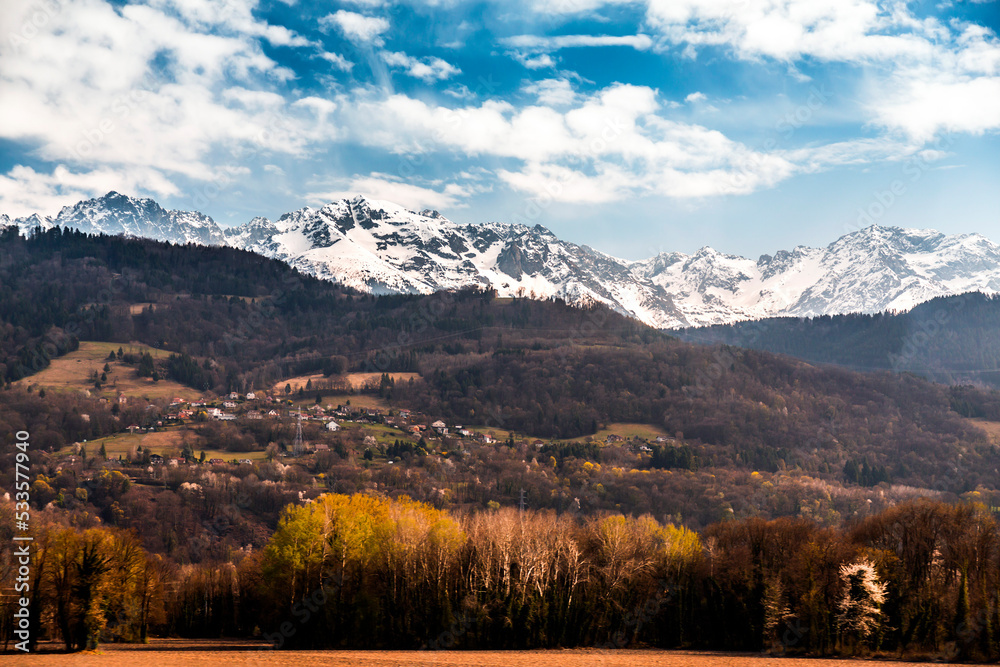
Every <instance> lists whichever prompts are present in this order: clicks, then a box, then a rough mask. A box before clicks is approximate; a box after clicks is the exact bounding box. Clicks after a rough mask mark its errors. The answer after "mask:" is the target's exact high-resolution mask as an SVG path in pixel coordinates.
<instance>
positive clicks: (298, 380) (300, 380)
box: [271, 373, 420, 395]
mask: <svg viewBox="0 0 1000 667" xmlns="http://www.w3.org/2000/svg"><path fill="white" fill-rule="evenodd" d="M381 376H382V374H381V373H347V374H346V375H334V376H331V377H326V376H325V375H323V374H322V373H313V374H312V375H300V376H298V377H294V378H289V379H287V380H282V381H281V382H278V383H276V384H275V385H274V386H273V387H271V391H273V392H274V393H275V394H277V395H281V394H284V392H285V385H291V387H292V391H298V390H299V389H300V388H302V387H305V386H306V384H308V382H309V381H310V380H312V383H313V384H314V385H316V384H318V383H321V382H331V381H332V382H344V383H347V384H349V385H351V388H352V389H360V388H361V387H364V386H365V385H366V384H368V383H370V382H378V379H379V378H380V377H381ZM389 377H391V378H392V379H393V380H395V381H396V382H406V381H408V380H410V379H415V378H418V377H420V374H419V373H389Z"/></svg>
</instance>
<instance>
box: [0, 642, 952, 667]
mask: <svg viewBox="0 0 1000 667" xmlns="http://www.w3.org/2000/svg"><path fill="white" fill-rule="evenodd" d="M4 662H5V664H10V665H53V666H55V667H59V666H62V665H101V666H102V667H126V666H131V665H157V666H158V667H159V666H160V665H162V666H164V667H170V666H173V665H212V666H213V667H214V666H215V665H218V666H219V667H224V666H225V665H261V667H284V666H285V665H287V666H288V667H293V666H295V667H298V666H299V665H303V666H305V667H312V666H317V667H318V666H319V665H330V666H332V667H347V666H348V665H350V666H352V667H403V666H404V665H416V666H418V667H493V666H494V665H496V666H503V667H739V666H742V665H749V666H750V667H754V666H756V665H760V667H764V666H765V665H779V666H780V667H825V666H830V667H833V666H835V665H837V664H843V661H831V660H815V659H808V658H782V659H781V660H780V662H776V661H775V659H774V658H771V657H770V656H767V655H760V654H723V653H696V652H689V651H657V650H627V649H622V650H614V651H605V650H600V649H573V650H547V651H275V650H272V649H270V647H269V646H267V645H261V644H254V643H252V642H240V641H214V642H213V641H198V642H195V641H188V640H154V641H153V642H151V643H150V644H147V645H110V644H109V645H105V646H102V647H101V649H100V651H98V652H91V653H78V654H71V655H54V654H44V653H41V654H35V655H17V656H9V655H8V656H5V657H4ZM872 662H874V661H872ZM859 663H868V661H864V660H851V661H850V664H859ZM882 664H888V665H896V666H898V667H915V666H916V665H917V664H918V663H912V662H890V663H882ZM938 664H942V663H938Z"/></svg>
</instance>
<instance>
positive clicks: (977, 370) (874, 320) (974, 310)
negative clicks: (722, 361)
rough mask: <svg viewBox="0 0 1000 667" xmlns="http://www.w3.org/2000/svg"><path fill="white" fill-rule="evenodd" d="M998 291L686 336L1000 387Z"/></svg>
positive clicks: (769, 321)
mask: <svg viewBox="0 0 1000 667" xmlns="http://www.w3.org/2000/svg"><path fill="white" fill-rule="evenodd" d="M997 331H1000V295H994V296H987V295H985V294H982V293H979V292H971V293H968V294H960V295H957V296H949V297H938V298H936V299H932V300H931V301H928V302H926V303H922V304H920V305H918V306H916V307H914V308H913V309H912V310H910V311H907V312H903V313H891V312H889V313H877V314H874V315H865V314H849V315H824V316H820V317H812V318H796V317H778V318H768V319H762V320H757V321H753V322H738V323H736V324H729V325H718V326H712V327H701V328H692V329H682V330H678V331H676V332H673V333H675V334H676V335H677V336H678V337H680V338H681V339H682V340H687V341H691V342H694V343H702V344H708V345H714V344H720V343H724V344H727V345H736V346H739V347H746V348H752V349H756V350H767V351H768V352H776V353H779V354H787V355H789V356H793V357H798V358H800V359H806V360H808V361H813V362H818V363H829V364H837V365H839V366H845V367H847V368H851V369H854V370H860V371H875V370H891V371H894V372H898V373H914V374H916V375H920V376H921V377H926V378H929V379H931V380H934V381H935V382H943V383H947V384H965V383H975V384H981V385H987V386H993V387H1000V336H998V335H997Z"/></svg>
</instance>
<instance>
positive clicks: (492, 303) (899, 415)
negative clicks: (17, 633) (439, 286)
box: [0, 230, 1000, 658]
mask: <svg viewBox="0 0 1000 667" xmlns="http://www.w3.org/2000/svg"><path fill="white" fill-rule="evenodd" d="M0 279H2V280H0V326H2V327H3V337H2V339H0V351H2V354H3V359H4V361H3V366H2V373H3V377H4V381H3V382H2V383H0V384H2V385H3V388H2V389H0V445H2V449H0V488H3V489H11V488H14V482H15V477H14V475H15V472H14V471H15V465H14V463H15V461H16V457H17V456H18V453H19V450H17V449H16V448H15V435H14V434H16V433H17V432H19V431H24V432H28V433H29V434H30V439H31V448H30V462H31V477H30V507H31V512H32V516H33V521H34V523H33V524H32V525H33V526H34V528H33V530H34V536H35V538H36V542H35V544H36V545H37V546H38V552H37V558H38V560H37V561H36V562H37V564H38V567H37V569H36V573H37V574H36V577H37V578H36V580H35V581H34V582H33V590H35V591H37V595H36V597H35V598H33V600H34V602H33V605H34V607H33V609H34V611H33V612H32V613H33V614H34V615H33V616H32V621H31V622H32V624H33V627H35V628H36V630H37V632H35V633H34V634H33V636H36V637H58V638H59V639H61V640H62V641H63V642H64V644H65V646H66V647H67V648H69V649H78V648H82V647H85V646H87V645H92V644H93V642H95V641H97V640H98V639H101V640H103V641H107V640H142V639H143V638H144V637H146V636H147V635H149V634H171V635H180V636H213V637H217V636H220V635H238V636H253V635H257V636H263V637H266V638H267V639H268V640H269V641H270V642H272V643H273V644H275V645H277V646H283V647H291V646H295V647H303V646H314V647H329V646H356V645H363V646H366V647H373V646H394V647H407V648H417V647H421V646H427V647H435V646H455V647H463V648H484V647H502V648H520V647H539V646H566V645H595V644H597V645H600V646H609V647H614V646H617V647H621V646H629V645H633V644H636V645H638V644H650V645H655V646H684V647H702V648H719V649H740V650H757V649H760V648H772V649H773V650H775V651H778V652H796V651H809V652H813V653H823V654H831V653H834V654H854V653H857V652H865V651H868V650H874V649H878V648H882V649H884V650H887V651H894V652H901V651H905V652H909V653H914V654H918V655H925V656H938V657H951V658H953V657H970V658H991V657H995V656H997V655H998V654H1000V643H998V637H997V635H996V634H995V631H994V630H993V628H995V627H1000V616H998V612H997V609H998V605H997V602H998V598H997V590H998V588H997V581H998V574H997V572H996V568H995V567H994V564H995V562H996V554H997V553H998V544H1000V542H998V538H997V527H996V520H995V518H994V513H995V511H996V508H997V507H998V506H1000V492H998V489H1000V448H998V440H997V431H996V426H997V425H996V422H1000V394H997V393H996V392H992V391H987V390H983V389H979V388H975V387H971V386H955V387H947V386H944V385H940V384H933V383H931V382H929V381H927V380H924V379H921V378H918V377H916V376H914V375H912V374H896V373H891V372H888V371H884V370H883V371H879V372H875V373H867V374H866V373H858V372H854V371H850V370H845V369H841V368H836V367H832V366H816V365H812V364H809V363H807V362H804V361H800V360H796V359H792V358H790V357H787V356H780V355H775V354H772V353H770V352H765V351H756V350H745V349H740V348H736V347H731V346H724V345H718V346H705V345H698V344H692V343H688V342H683V341H680V340H678V339H676V338H673V337H671V336H668V335H666V334H665V333H663V332H660V331H656V330H653V329H650V328H648V327H645V326H643V325H641V324H638V323H636V322H634V321H631V320H628V319H626V318H623V317H620V316H618V315H615V314H614V313H612V312H610V311H608V310H607V309H604V308H601V307H593V308H584V309H579V308H572V307H569V306H567V305H566V304H564V303H561V302H558V301H534V300H529V299H498V298H496V296H495V294H494V293H492V292H491V291H489V290H485V291H484V290H481V289H472V288H470V289H467V290H461V291H457V292H446V293H439V294H436V295H432V296H391V297H380V298H374V297H370V296H365V295H360V294H357V293H355V292H353V291H351V290H349V289H345V288H343V287H342V286H338V285H335V284H332V283H327V282H322V281H319V280H315V279H312V278H309V277H305V276H302V275H300V274H298V273H297V272H295V271H294V270H292V269H290V268H288V267H287V266H285V265H283V264H280V263H278V262H274V261H270V260H265V259H262V258H260V257H257V256H255V255H251V254H248V253H244V252H239V251H235V250H232V249H225V248H202V247H178V246H170V245H165V244H160V243H154V242H151V241H143V240H135V239H122V238H109V237H87V236H83V235H81V234H78V233H73V232H64V231H59V230H54V231H50V232H45V233H43V234H40V235H37V236H35V237H32V238H31V239H27V240H26V239H23V238H19V237H17V236H16V235H14V234H6V235H3V236H2V237H0ZM81 341H84V342H85V344H84V345H80V342H81ZM93 341H107V342H108V343H111V344H102V343H95V342H93ZM119 343H120V344H121V345H119ZM142 346H148V348H149V349H153V348H156V349H155V350H154V352H155V354H156V356H155V357H154V355H153V354H150V353H148V352H144V351H143V350H142ZM123 348H124V349H123ZM88 349H91V350H93V349H97V350H100V351H101V352H100V355H101V356H100V358H99V360H98V361H97V363H96V364H95V366H94V368H95V370H94V371H93V376H92V379H90V380H86V381H84V382H83V383H82V384H79V383H78V384H76V385H74V384H63V385H61V386H59V387H56V388H54V387H51V386H49V387H46V386H45V385H43V384H41V383H39V382H37V381H36V379H37V378H38V377H39V376H37V375H33V374H32V373H34V372H35V371H36V370H38V369H40V368H43V367H44V366H46V364H48V363H49V362H50V360H52V359H54V358H57V357H59V356H60V355H63V354H64V353H66V352H67V351H70V350H77V351H76V352H74V353H73V355H76V354H79V353H82V352H84V351H85V350H88ZM73 355H69V356H67V357H66V358H65V359H58V360H57V361H56V363H55V364H53V368H52V370H56V368H55V367H56V366H57V365H58V364H62V363H64V362H67V361H69V360H70V359H71V357H72V356H73ZM90 361H94V360H90ZM81 363H82V360H81ZM72 365H75V362H74V363H73V364H72ZM102 366H103V368H104V371H103V373H102V372H101V367H102ZM349 371H356V372H368V373H371V374H372V376H373V377H374V378H375V381H373V382H370V383H368V384H364V385H362V386H358V387H354V386H353V385H351V384H350V382H349V381H348V380H349V375H348V372H349ZM387 371H409V372H410V374H408V375H405V376H399V379H398V380H396V379H394V378H393V376H391V375H389V374H388V373H387ZM106 376H107V377H106ZM304 376H308V377H309V379H308V380H304V379H302V377H304ZM88 377H89V376H88ZM19 378H20V381H18V382H16V384H15V383H14V382H13V381H15V380H18V379H19ZM137 378H138V379H141V380H142V382H143V383H145V384H142V383H139V382H138V379H137ZM168 378H169V379H172V380H176V381H178V382H181V383H183V384H186V385H188V386H189V387H194V388H195V389H197V390H198V392H197V393H199V394H203V395H202V396H200V398H199V399H198V400H195V399H192V398H188V399H184V398H174V397H173V396H174V394H173V392H174V390H184V391H188V389H187V388H186V387H184V386H182V385H178V384H170V386H171V389H170V392H171V393H169V394H163V393H160V394H159V395H157V394H156V392H153V391H151V389H152V388H154V387H155V386H156V383H157V382H165V381H166V379H168ZM119 379H120V380H122V381H123V382H122V385H120V386H125V385H126V384H127V383H126V382H124V380H128V381H129V382H132V383H133V385H132V386H136V387H141V388H142V389H141V390H138V392H137V393H134V394H133V395H131V396H128V397H126V396H124V395H121V396H119V395H118V394H117V392H109V388H108V386H105V385H104V383H105V382H108V383H111V384H110V385H109V386H111V387H114V386H115V385H114V384H113V383H115V382H116V381H117V380H119ZM314 380H315V382H314ZM292 382H296V383H297V387H298V388H297V389H293V388H292V386H291V383H292ZM286 386H287V389H286V388H285V387H286ZM262 387H263V388H265V389H264V390H261V388H262ZM234 390H235V391H238V392H240V393H241V395H242V396H237V397H236V398H235V399H234V397H233V396H232V395H230V394H229V392H232V391H234ZM251 391H253V392H255V395H254V396H253V397H252V398H251V397H250V395H249V394H250V392H251ZM144 392H146V393H144ZM147 393H148V394H150V395H146V394H147ZM257 393H259V395H257ZM223 394H225V396H223ZM234 400H239V401H240V402H242V403H244V405H242V406H241V405H237V403H234V402H233V401H234ZM352 401H353V402H354V403H355V404H356V405H353V406H352V405H351V403H352ZM363 405H368V406H377V407H363ZM184 407H187V408H190V409H186V410H182V408H184ZM220 408H225V409H226V410H231V411H232V412H230V413H229V414H226V413H224V412H223V411H222V410H221V409H220ZM209 410H212V411H213V412H211V413H210V412H209ZM324 411H328V412H326V414H329V415H335V416H336V418H337V420H338V421H339V424H336V423H334V422H332V420H331V419H330V417H319V416H317V417H315V418H314V417H312V416H311V415H312V413H313V412H315V413H316V415H320V414H322V413H323V412H324ZM234 412H238V413H239V414H238V415H237V414H233V413H234ZM265 412H266V413H267V414H266V415H265V414H264V413H265ZM303 412H305V413H307V415H310V416H308V417H307V419H306V420H305V421H300V420H301V415H302V413H303ZM182 413H183V414H182ZM404 413H405V414H406V415H407V416H406V418H404V417H403V415H404ZM210 414H213V415H215V417H214V418H213V417H210V416H209V415H210ZM221 417H226V418H227V420H226V421H221ZM974 418H975V419H977V420H979V421H975V420H974ZM439 420H440V423H438V421H439ZM300 424H301V425H302V429H303V442H304V443H308V451H307V452H297V451H296V450H295V447H296V445H295V442H296V441H297V428H298V425H300ZM331 424H333V428H329V427H330V426H331ZM435 424H437V426H435ZM442 424H443V426H442ZM449 429H453V430H451V431H449ZM470 429H471V430H470ZM616 432H617V433H622V434H624V435H617V434H616ZM598 433H603V434H611V435H606V436H604V435H602V436H600V437H598ZM637 434H645V435H637ZM493 436H496V437H495V438H494V437H493ZM150 443H157V444H156V445H155V446H154V445H152V444H150ZM302 444H303V443H302V442H300V445H302ZM206 451H208V452H209V454H208V455H206ZM921 497H925V498H930V499H932V500H927V499H925V500H918V499H919V498H921ZM942 500H945V501H950V502H952V503H954V504H952V505H946V504H942V503H941V502H939V501H942ZM522 502H523V503H525V505H526V506H527V508H528V509H527V510H525V511H524V512H516V511H514V509H513V508H514V507H517V506H519V505H520V504H521V503H522ZM13 507H14V505H13V502H11V501H8V500H4V501H0V517H2V516H7V515H8V514H9V513H10V512H12V511H13ZM11 525H12V522H11V521H10V520H9V518H8V519H6V520H4V521H2V522H0V537H2V538H3V539H0V545H9V544H11V540H10V539H9V537H10V536H9V534H8V533H7V532H3V531H8V532H9V530H10V526H11ZM5 535H6V537H4V536H5ZM12 563H13V560H12V558H11V551H10V548H9V546H4V547H2V550H0V578H2V577H9V576H12V573H13V572H14V570H12V569H11V567H12ZM95 564H97V565H99V567H96V566H95ZM88 568H90V569H88ZM845 568H846V569H845ZM859 581H860V582H862V583H863V584H864V586H865V587H866V589H865V590H868V591H869V592H870V593H871V594H872V595H873V596H874V598H879V601H876V602H877V603H876V602H872V605H869V606H868V607H864V608H866V609H868V608H872V609H875V608H877V610H878V611H877V613H875V612H871V613H872V614H874V615H873V616H872V617H871V618H868V619H867V620H865V619H861V621H863V623H862V625H861V626H858V625H856V624H855V625H851V623H855V621H858V619H856V618H854V617H851V616H850V615H849V614H848V615H847V616H845V615H844V614H845V613H847V612H845V611H844V609H848V611H849V609H854V608H855V607H850V604H853V603H851V602H850V600H848V602H847V603H845V602H844V600H845V597H844V591H845V590H854V589H853V588H851V587H852V586H855V584H857V582H859ZM852 582H854V583H852ZM874 598H873V600H874ZM848 603H850V604H848ZM845 604H847V605H848V606H847V607H845V606H844V605H845ZM862 606H863V605H862ZM13 608H14V607H13V605H11V604H9V603H8V598H7V597H4V598H2V599H0V620H2V621H3V623H2V627H3V628H9V627H11V618H10V615H11V614H12V613H13ZM305 611H308V612H309V613H308V614H306V613H305ZM866 613H867V612H866ZM290 617H291V618H295V619H296V623H297V624H296V625H293V626H292V628H293V630H294V632H286V630H287V627H288V626H287V625H285V621H286V620H287V619H288V618H290ZM852 618H853V619H854V620H851V619H852ZM298 619H302V620H301V622H299V620H298ZM845 619H846V620H845ZM861 621H858V622H861ZM859 627H865V628H876V629H877V632H876V631H874V630H873V631H871V632H869V631H867V630H866V631H864V632H860V631H858V630H857V628H859ZM283 628H284V629H283ZM852 628H854V629H852ZM789 637H791V639H789ZM5 638H7V637H6V636H5V635H3V634H2V633H0V640H3V639H5ZM362 638H363V639H362Z"/></svg>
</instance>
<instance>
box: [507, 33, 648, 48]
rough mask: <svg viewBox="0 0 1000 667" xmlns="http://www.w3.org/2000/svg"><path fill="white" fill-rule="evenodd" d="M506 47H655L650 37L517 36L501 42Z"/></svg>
mask: <svg viewBox="0 0 1000 667" xmlns="http://www.w3.org/2000/svg"><path fill="white" fill-rule="evenodd" d="M501 41H502V43H503V44H504V45H506V46H509V47H512V48H515V49H521V50H527V51H536V52H551V51H558V50H559V49H570V48H575V47H586V46H630V47H632V48H633V49H636V50H637V51H645V50H647V49H649V48H652V46H653V40H652V39H651V38H650V37H649V35H641V34H640V35H557V36H554V37H545V36H540V35H515V36H514V37H506V38H504V39H503V40H501Z"/></svg>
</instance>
